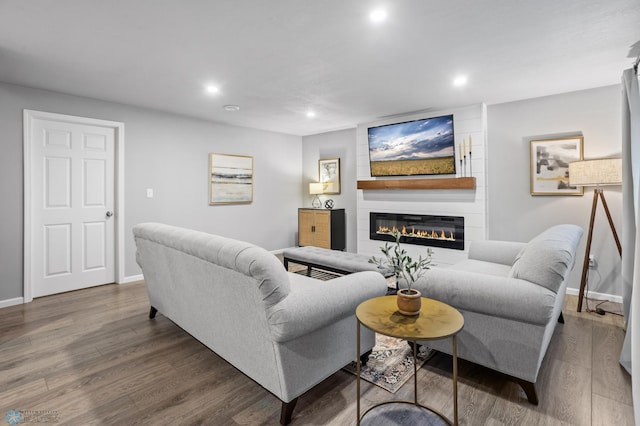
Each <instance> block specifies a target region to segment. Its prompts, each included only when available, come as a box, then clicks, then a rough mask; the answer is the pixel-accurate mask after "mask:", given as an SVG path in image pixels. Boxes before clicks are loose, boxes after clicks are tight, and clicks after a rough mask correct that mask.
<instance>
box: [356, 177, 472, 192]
mask: <svg viewBox="0 0 640 426" xmlns="http://www.w3.org/2000/svg"><path fill="white" fill-rule="evenodd" d="M358 189H476V178H474V177H456V178H437V179H384V180H383V179H379V180H359V181H358Z"/></svg>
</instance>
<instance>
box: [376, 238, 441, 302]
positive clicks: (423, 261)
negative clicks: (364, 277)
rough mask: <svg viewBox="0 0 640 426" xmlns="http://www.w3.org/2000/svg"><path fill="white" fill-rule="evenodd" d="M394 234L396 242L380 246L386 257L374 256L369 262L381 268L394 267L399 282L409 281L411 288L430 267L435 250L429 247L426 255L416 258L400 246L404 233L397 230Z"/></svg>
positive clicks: (408, 286)
mask: <svg viewBox="0 0 640 426" xmlns="http://www.w3.org/2000/svg"><path fill="white" fill-rule="evenodd" d="M393 236H394V238H395V239H396V242H395V244H389V243H388V242H386V243H385V244H384V247H380V251H382V254H384V257H380V258H377V257H375V256H372V257H371V259H369V263H373V264H375V265H376V266H377V267H378V268H379V269H386V268H388V267H390V268H392V269H393V273H394V275H395V276H396V280H397V281H398V283H399V282H400V280H401V279H402V280H404V281H405V282H406V283H407V288H408V289H409V290H411V287H412V286H413V283H414V282H416V280H417V279H418V278H420V277H421V276H423V275H424V273H425V272H426V271H427V270H428V269H429V268H430V266H431V257H432V255H433V250H431V248H428V249H427V254H426V257H422V255H420V257H418V259H417V260H414V259H412V258H411V256H409V255H408V254H407V251H406V250H405V249H403V248H402V247H400V237H402V234H401V233H400V232H399V231H396V232H394V233H393Z"/></svg>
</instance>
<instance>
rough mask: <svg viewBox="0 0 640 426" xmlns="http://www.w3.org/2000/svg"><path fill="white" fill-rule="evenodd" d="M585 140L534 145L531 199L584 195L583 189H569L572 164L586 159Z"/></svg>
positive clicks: (532, 144) (532, 145)
mask: <svg viewBox="0 0 640 426" xmlns="http://www.w3.org/2000/svg"><path fill="white" fill-rule="evenodd" d="M583 149H584V139H583V137H582V136H574V137H569V138H562V139H548V140H532V141H531V173H530V174H531V195H583V194H584V189H583V187H582V186H570V185H569V163H571V162H573V161H579V160H582V159H583Z"/></svg>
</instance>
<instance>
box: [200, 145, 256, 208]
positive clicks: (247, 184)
mask: <svg viewBox="0 0 640 426" xmlns="http://www.w3.org/2000/svg"><path fill="white" fill-rule="evenodd" d="M252 201H253V157H248V156H245V155H228V154H214V153H210V154H209V204H242V203H251V202H252Z"/></svg>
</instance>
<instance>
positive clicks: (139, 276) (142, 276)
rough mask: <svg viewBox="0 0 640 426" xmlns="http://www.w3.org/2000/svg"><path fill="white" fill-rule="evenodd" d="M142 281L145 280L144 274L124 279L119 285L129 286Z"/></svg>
mask: <svg viewBox="0 0 640 426" xmlns="http://www.w3.org/2000/svg"><path fill="white" fill-rule="evenodd" d="M142 280H144V275H142V274H138V275H129V276H128V277H124V280H122V281H120V282H119V283H118V284H129V283H134V282H137V281H142Z"/></svg>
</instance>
